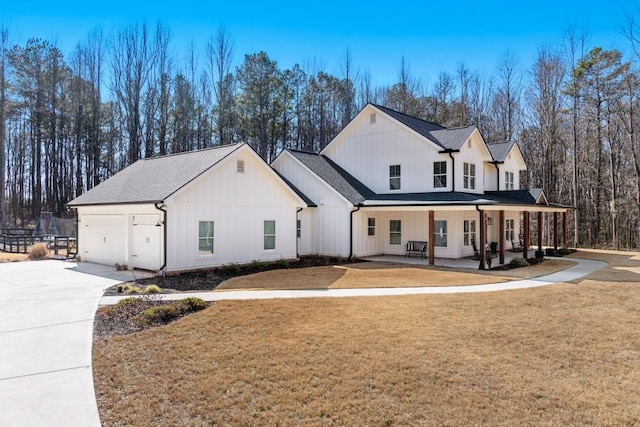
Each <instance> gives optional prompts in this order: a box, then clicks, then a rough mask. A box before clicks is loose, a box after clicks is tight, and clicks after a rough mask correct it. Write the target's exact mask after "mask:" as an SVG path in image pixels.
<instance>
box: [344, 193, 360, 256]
mask: <svg viewBox="0 0 640 427" xmlns="http://www.w3.org/2000/svg"><path fill="white" fill-rule="evenodd" d="M359 210H360V205H358V206H356V209H352V210H351V213H350V214H349V258H347V259H348V260H349V261H351V258H353V214H354V213H356V212H358V211H359Z"/></svg>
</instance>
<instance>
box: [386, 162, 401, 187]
mask: <svg viewBox="0 0 640 427" xmlns="http://www.w3.org/2000/svg"><path fill="white" fill-rule="evenodd" d="M401 188H402V165H399V164H398V165H389V190H393V191H395V190H400V189H401Z"/></svg>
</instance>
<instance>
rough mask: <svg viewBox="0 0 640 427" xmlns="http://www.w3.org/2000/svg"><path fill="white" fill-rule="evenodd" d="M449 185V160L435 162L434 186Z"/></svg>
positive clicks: (442, 186)
mask: <svg viewBox="0 0 640 427" xmlns="http://www.w3.org/2000/svg"><path fill="white" fill-rule="evenodd" d="M446 186H447V162H433V188H444V187H446Z"/></svg>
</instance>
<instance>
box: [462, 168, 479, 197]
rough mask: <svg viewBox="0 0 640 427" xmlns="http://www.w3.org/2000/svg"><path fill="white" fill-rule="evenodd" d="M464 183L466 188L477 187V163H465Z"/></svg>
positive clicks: (472, 188)
mask: <svg viewBox="0 0 640 427" xmlns="http://www.w3.org/2000/svg"><path fill="white" fill-rule="evenodd" d="M462 185H463V187H464V188H465V189H466V190H475V189H476V165H474V164H473V163H464V164H463V173H462Z"/></svg>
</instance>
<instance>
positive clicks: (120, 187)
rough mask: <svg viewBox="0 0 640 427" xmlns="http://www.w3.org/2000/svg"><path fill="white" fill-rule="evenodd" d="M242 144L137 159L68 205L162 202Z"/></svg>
mask: <svg viewBox="0 0 640 427" xmlns="http://www.w3.org/2000/svg"><path fill="white" fill-rule="evenodd" d="M242 145H243V144H234V145H227V146H222V147H215V148H209V149H205V150H198V151H191V152H185V153H178V154H171V155H167V156H159V157H151V158H148V159H142V160H138V161H137V162H135V163H134V164H132V165H130V166H129V167H127V168H125V169H123V170H121V171H120V172H118V173H117V174H115V175H113V176H112V177H111V178H109V179H107V180H106V181H104V182H102V183H100V184H99V185H97V186H95V187H93V188H92V189H91V190H89V191H87V192H85V193H83V194H81V195H80V196H78V197H76V198H75V199H73V200H72V201H70V202H69V203H67V205H68V206H83V205H109V204H123V203H157V202H161V201H163V200H164V199H166V198H167V197H169V196H170V195H172V194H173V193H175V192H176V191H178V190H180V189H181V188H182V187H184V186H185V185H187V184H188V183H190V182H191V181H193V180H194V179H195V178H197V177H198V176H200V175H201V174H203V173H204V172H206V171H207V170H209V169H210V168H211V167H213V166H214V165H215V164H217V163H219V162H220V161H221V160H222V159H224V158H225V157H227V156H228V155H229V154H231V153H232V152H234V151H235V150H237V149H238V148H239V147H241V146H242Z"/></svg>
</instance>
